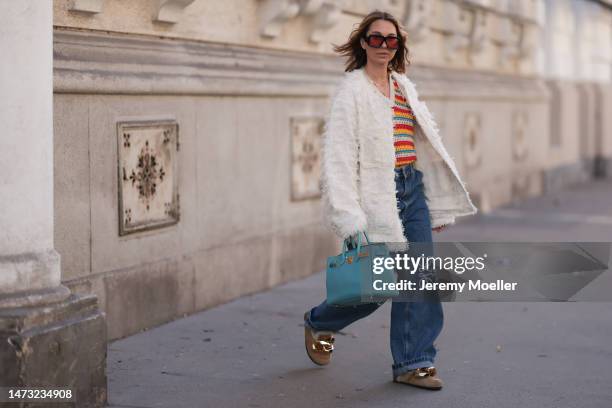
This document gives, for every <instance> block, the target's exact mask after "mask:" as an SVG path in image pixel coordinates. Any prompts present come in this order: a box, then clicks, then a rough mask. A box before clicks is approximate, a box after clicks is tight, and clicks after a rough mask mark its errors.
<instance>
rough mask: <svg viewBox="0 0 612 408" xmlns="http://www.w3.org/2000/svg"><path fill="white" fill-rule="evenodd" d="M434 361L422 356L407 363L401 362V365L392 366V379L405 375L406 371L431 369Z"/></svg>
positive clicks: (429, 357)
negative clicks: (423, 368)
mask: <svg viewBox="0 0 612 408" xmlns="http://www.w3.org/2000/svg"><path fill="white" fill-rule="evenodd" d="M433 361H434V359H433V358H432V357H431V356H422V357H416V358H413V359H411V360H408V361H403V362H401V363H397V364H393V365H392V366H391V368H392V369H393V378H395V377H397V376H399V375H401V374H404V373H407V372H408V371H412V370H415V369H417V368H422V367H431V366H433V365H434V364H433Z"/></svg>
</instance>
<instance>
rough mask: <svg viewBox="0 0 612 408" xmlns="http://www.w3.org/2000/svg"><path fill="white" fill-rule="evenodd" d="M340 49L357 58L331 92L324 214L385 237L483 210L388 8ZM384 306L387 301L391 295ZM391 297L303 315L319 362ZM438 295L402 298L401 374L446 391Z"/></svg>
mask: <svg viewBox="0 0 612 408" xmlns="http://www.w3.org/2000/svg"><path fill="white" fill-rule="evenodd" d="M335 50H336V51H337V52H340V53H341V54H342V55H344V56H346V57H347V58H348V61H347V68H346V72H345V74H344V77H343V79H342V80H341V81H340V83H339V84H338V86H337V87H336V90H335V92H334V95H333V97H332V103H331V109H330V112H329V116H328V117H327V118H326V123H325V131H324V139H323V151H322V155H323V159H322V160H323V164H322V192H323V205H324V215H325V218H326V221H327V223H328V224H329V226H330V227H331V228H332V229H333V230H334V232H335V233H336V234H337V235H338V236H339V237H340V238H342V239H349V240H354V237H355V236H356V234H360V233H361V232H363V231H365V232H367V234H368V237H369V238H370V240H372V241H378V242H403V243H405V242H406V241H408V242H426V243H427V242H432V230H433V231H439V230H441V229H442V228H444V227H445V226H446V225H449V224H453V223H454V222H455V217H457V216H463V215H470V214H475V213H476V211H477V210H476V207H475V206H474V205H473V204H472V202H471V200H470V198H469V194H468V192H467V190H466V187H465V184H464V183H463V182H462V181H461V179H460V177H459V173H458V171H457V169H456V166H455V164H454V162H453V160H452V158H451V157H450V155H449V154H448V152H447V151H446V148H445V147H444V145H443V143H442V140H441V138H440V135H439V133H438V132H439V131H438V127H437V126H436V123H435V121H434V118H433V116H432V115H431V113H430V112H429V109H428V108H427V106H426V105H425V103H424V102H422V101H420V100H419V97H418V94H417V91H416V88H415V86H414V84H413V83H412V82H411V81H410V79H409V78H408V77H407V76H406V74H405V71H406V65H407V64H409V63H410V62H409V61H408V49H407V47H406V38H405V36H404V34H403V31H402V30H401V29H400V25H399V23H398V21H397V20H396V19H395V18H394V17H393V16H392V15H391V14H389V13H386V12H381V11H374V12H372V13H370V14H369V15H367V16H366V17H365V18H364V19H363V21H362V22H361V23H360V25H359V27H358V28H356V29H355V30H354V31H353V32H352V33H351V35H350V37H349V40H348V41H347V42H346V43H345V44H343V45H341V46H339V47H336V48H335ZM383 303H384V302H383ZM383 303H364V304H360V305H357V306H347V307H338V306H334V305H329V304H327V302H326V301H323V302H322V303H321V304H319V305H318V306H316V307H313V308H312V309H310V310H308V311H307V312H306V313H305V314H304V326H305V345H306V351H307V353H308V356H309V357H310V359H311V360H312V361H313V362H314V363H316V364H319V365H326V364H329V362H330V361H331V353H332V351H333V349H334V341H335V338H334V333H335V332H338V331H340V330H342V329H343V328H345V327H346V326H348V325H349V324H351V323H353V322H354V321H356V320H358V319H361V318H363V317H365V316H367V315H369V314H371V313H372V312H373V311H374V310H376V309H377V308H378V307H380V305H382V304H383ZM442 324H443V311H442V305H441V303H440V301H439V300H436V301H433V302H431V301H429V302H406V301H395V299H394V301H393V302H392V306H391V327H390V337H391V338H390V345H391V354H392V356H393V366H392V369H393V381H395V382H398V383H404V384H409V385H413V386H417V387H421V388H427V389H432V390H438V389H441V388H442V381H441V380H440V378H439V377H438V375H437V373H436V369H435V367H434V360H435V356H436V348H435V346H434V341H435V340H436V338H437V337H438V335H439V334H440V331H441V330H442Z"/></svg>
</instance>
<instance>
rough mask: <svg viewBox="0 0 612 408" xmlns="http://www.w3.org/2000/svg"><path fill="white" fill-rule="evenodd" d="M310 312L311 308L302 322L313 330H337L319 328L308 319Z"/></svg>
mask: <svg viewBox="0 0 612 408" xmlns="http://www.w3.org/2000/svg"><path fill="white" fill-rule="evenodd" d="M311 313H312V309H310V310H309V311H308V313H307V315H306V319H304V324H305V325H307V326H308V327H310V328H311V329H312V330H314V331H315V332H333V333H336V332H338V330H330V329H319V328H317V327H315V326H314V325H313V324H312V320H310V314H311Z"/></svg>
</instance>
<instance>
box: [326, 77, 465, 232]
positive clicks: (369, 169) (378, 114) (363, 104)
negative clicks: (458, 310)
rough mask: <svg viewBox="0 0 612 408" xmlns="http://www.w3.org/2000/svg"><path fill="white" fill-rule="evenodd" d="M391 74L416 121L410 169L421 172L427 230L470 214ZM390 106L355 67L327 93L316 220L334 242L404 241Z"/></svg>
mask: <svg viewBox="0 0 612 408" xmlns="http://www.w3.org/2000/svg"><path fill="white" fill-rule="evenodd" d="M391 75H392V76H393V78H395V79H396V80H397V82H398V84H399V86H400V88H401V91H402V93H403V95H405V96H406V98H407V99H408V102H409V104H410V107H411V108H412V110H413V112H414V115H415V118H416V121H417V125H416V126H415V136H414V142H415V148H416V154H417V162H416V168H418V169H419V170H420V171H422V172H423V184H424V186H425V187H424V188H425V195H426V196H427V198H428V206H429V211H430V218H431V222H432V227H437V226H441V225H446V224H453V223H454V222H455V217H457V216H462V215H470V214H475V213H476V211H477V209H476V207H475V206H474V205H473V204H472V201H471V200H470V197H469V194H468V192H467V189H466V187H465V184H464V182H463V181H462V180H461V178H460V177H459V172H458V171H457V168H456V166H455V163H454V162H453V160H452V158H451V157H450V155H449V154H448V152H447V151H446V148H445V147H444V145H443V143H442V140H441V138H440V135H439V129H438V127H437V125H436V123H435V121H434V118H433V116H432V114H431V113H430V111H429V109H428V108H427V106H426V104H425V103H424V102H422V101H420V100H419V97H418V94H417V91H416V88H415V85H414V84H413V83H412V81H411V80H410V79H409V78H408V77H407V76H406V75H405V74H400V73H398V72H396V71H392V73H391ZM392 106H393V101H391V100H390V99H389V98H386V97H385V96H384V95H383V94H382V93H380V91H378V89H376V87H375V86H374V85H373V84H372V83H371V82H370V81H369V79H368V78H367V77H366V73H365V70H364V68H363V67H362V68H359V69H355V70H353V71H350V72H346V73H345V74H344V77H343V78H342V80H341V81H340V83H339V84H338V85H337V86H336V88H335V91H334V93H333V95H332V100H331V108H330V110H329V112H328V116H327V117H326V119H325V127H324V134H323V148H322V169H321V171H322V174H321V188H322V200H323V214H324V218H325V220H326V223H327V224H328V225H329V226H330V227H331V228H332V229H333V231H334V232H335V233H336V234H337V235H338V236H339V237H341V238H346V237H348V236H349V235H352V234H355V233H356V232H358V231H367V233H368V237H369V238H370V240H371V241H377V242H398V243H406V238H405V236H404V231H403V227H402V222H401V220H400V216H399V210H398V207H397V199H396V188H395V148H394V145H393V115H392Z"/></svg>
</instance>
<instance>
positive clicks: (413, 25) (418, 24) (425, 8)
mask: <svg viewBox="0 0 612 408" xmlns="http://www.w3.org/2000/svg"><path fill="white" fill-rule="evenodd" d="M432 11H433V8H432V2H431V0H410V1H409V3H408V7H407V12H406V19H405V21H404V26H405V27H406V30H407V31H408V41H409V42H412V43H419V42H422V41H424V40H425V39H426V38H427V37H428V36H429V34H430V32H431V28H430V27H429V25H430V19H431V15H432Z"/></svg>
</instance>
